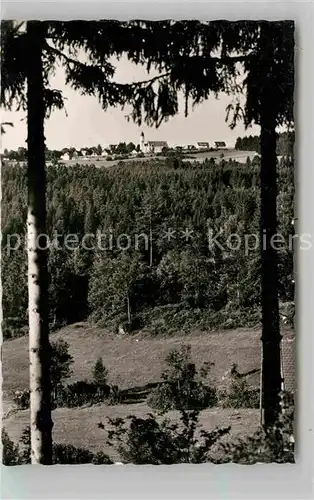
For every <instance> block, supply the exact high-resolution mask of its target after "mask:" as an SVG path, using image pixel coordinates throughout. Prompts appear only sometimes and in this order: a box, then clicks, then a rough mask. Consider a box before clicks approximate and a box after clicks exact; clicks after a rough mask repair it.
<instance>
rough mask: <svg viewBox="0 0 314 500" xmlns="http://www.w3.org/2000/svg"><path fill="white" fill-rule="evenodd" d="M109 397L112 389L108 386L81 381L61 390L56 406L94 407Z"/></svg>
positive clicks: (62, 387)
mask: <svg viewBox="0 0 314 500" xmlns="http://www.w3.org/2000/svg"><path fill="white" fill-rule="evenodd" d="M109 395H110V387H109V386H108V385H103V386H98V385H97V384H95V383H94V382H88V381H87V380H79V381H77V382H74V383H73V384H68V385H66V386H61V387H60V388H59V390H58V394H57V398H56V400H55V406H57V407H65V406H66V407H68V408H75V407H77V406H83V405H93V404H97V403H101V402H103V401H104V400H106V399H107V398H108V397H109Z"/></svg>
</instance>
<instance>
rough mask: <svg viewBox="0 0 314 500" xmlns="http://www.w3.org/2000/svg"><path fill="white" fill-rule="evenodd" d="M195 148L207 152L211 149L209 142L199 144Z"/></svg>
mask: <svg viewBox="0 0 314 500" xmlns="http://www.w3.org/2000/svg"><path fill="white" fill-rule="evenodd" d="M195 147H196V149H197V150H198V151H205V150H207V149H209V142H197V143H196V144H195Z"/></svg>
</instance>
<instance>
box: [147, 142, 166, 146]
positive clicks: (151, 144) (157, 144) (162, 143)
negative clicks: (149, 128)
mask: <svg viewBox="0 0 314 500" xmlns="http://www.w3.org/2000/svg"><path fill="white" fill-rule="evenodd" d="M147 144H148V145H150V146H166V145H167V144H168V143H167V141H147Z"/></svg>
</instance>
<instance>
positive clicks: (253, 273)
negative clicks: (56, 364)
mask: <svg viewBox="0 0 314 500" xmlns="http://www.w3.org/2000/svg"><path fill="white" fill-rule="evenodd" d="M47 175H48V188H47V200H48V216H47V224H48V233H49V235H51V240H53V236H54V232H55V231H58V233H59V234H61V235H62V236H60V237H59V247H60V248H59V249H56V250H54V248H53V247H52V248H51V249H50V256H49V261H50V262H49V266H50V273H51V280H50V310H51V325H54V324H55V326H58V325H60V324H63V323H64V322H65V323H66V322H71V321H76V320H79V319H83V318H86V317H87V314H88V313H90V314H91V317H92V319H94V320H95V321H101V322H102V323H104V324H105V325H108V324H110V321H112V322H113V323H112V325H113V326H114V325H119V324H124V327H125V329H126V331H129V330H130V331H132V330H134V329H137V328H139V327H140V328H143V327H145V328H147V329H148V330H150V331H151V332H153V333H158V332H163V333H166V332H168V331H170V330H179V329H182V330H188V329H189V328H190V327H191V326H192V325H193V326H194V327H196V326H197V325H198V326H199V327H200V328H207V329H208V328H219V327H220V328H221V327H222V328H228V327H229V328H233V327H237V326H251V325H252V324H254V323H258V322H259V315H260V309H259V307H260V306H259V302H260V299H259V297H260V269H259V255H258V254H259V249H258V244H257V245H255V247H254V238H253V237H252V239H251V240H250V242H249V244H250V245H251V249H250V250H249V252H248V255H244V235H245V234H253V235H254V234H255V235H258V225H259V201H258V189H259V172H258V166H253V165H252V166H251V167H248V166H245V165H239V164H237V163H236V162H226V164H225V166H222V165H215V164H214V163H213V162H211V161H210V160H209V161H207V160H206V161H205V162H203V163H201V164H194V163H192V164H189V163H188V162H187V163H184V164H183V165H182V167H180V168H179V169H177V170H176V169H174V168H173V167H172V166H168V167H167V166H166V165H165V163H164V160H151V162H149V164H141V163H139V164H133V165H132V168H130V166H127V165H125V166H123V167H113V168H111V169H110V170H100V169H96V168H93V167H89V168H86V167H82V166H81V167H79V166H77V167H75V168H74V167H66V168H65V167H62V166H59V167H49V169H48V171H47ZM293 195H294V191H293V167H292V164H291V162H289V161H287V160H285V159H283V160H281V162H280V170H279V194H278V211H279V228H278V229H279V231H280V233H282V234H283V236H284V237H285V239H286V241H288V240H289V237H291V236H292V235H293V227H292V225H291V221H292V219H293V211H294V208H293ZM25 203H26V179H25V169H24V168H23V167H20V166H15V167H14V166H10V167H9V166H6V165H4V167H3V171H2V234H3V238H2V248H3V252H2V269H3V273H2V280H3V286H2V289H3V312H4V322H3V330H4V337H5V338H12V337H14V336H15V335H18V334H21V333H23V328H24V327H25V326H26V324H27V303H26V298H27V293H26V289H27V281H26V264H27V259H26V252H25V251H24V247H23V246H21V247H20V248H19V250H11V251H9V249H8V247H6V245H7V244H8V242H9V241H10V239H9V238H10V236H9V235H10V234H13V233H17V234H19V235H20V238H21V241H24V238H25V223H26V212H25ZM208 225H209V226H210V227H211V228H212V230H213V236H215V235H216V234H218V233H219V230H220V229H222V231H223V233H222V235H221V236H220V237H219V238H218V241H220V243H221V244H222V245H223V247H224V248H225V246H226V241H227V240H228V238H229V237H230V235H231V234H232V233H233V232H237V233H238V234H239V235H240V237H241V236H242V244H241V247H240V249H239V250H237V249H234V250H229V251H225V252H222V251H221V250H220V249H219V248H218V247H215V248H214V252H213V251H210V250H209V248H208V235H207V228H208ZM168 228H173V229H174V230H176V233H175V238H172V239H171V240H170V241H169V242H168V241H167V239H166V238H165V231H167V229H168ZM186 228H188V229H193V233H192V234H193V238H191V239H188V241H186V239H185V237H184V235H183V233H181V231H184V230H185V229H186ZM150 229H151V230H152V237H153V254H152V263H150V249H149V244H148V246H147V244H146V243H145V237H144V236H142V237H138V239H137V240H136V235H141V234H142V235H146V237H147V239H148V242H149V234H150ZM97 231H99V232H101V234H102V235H103V239H102V242H101V245H102V246H101V248H104V250H90V251H87V250H84V248H82V245H81V244H80V243H81V241H82V238H83V236H84V234H86V233H93V234H95V235H97V234H98V233H97ZM72 233H73V234H77V235H78V238H79V243H78V244H77V248H76V249H75V250H74V249H71V248H72V247H71V246H70V248H68V249H65V248H64V238H65V236H66V235H67V234H72ZM120 234H127V235H129V236H130V238H131V248H132V250H133V251H132V252H131V251H129V252H126V251H124V252H121V251H119V249H118V248H117V238H118V236H119V235H120ZM111 235H112V236H111ZM110 238H112V240H111V239H110ZM97 241H98V240H97V236H95V238H94V240H93V242H94V243H95V245H96V246H97V245H98V243H97ZM110 241H112V248H111V247H110ZM136 241H137V243H138V246H137V250H136V251H134V249H135V244H136ZM15 244H16V241H15V240H14V241H13V239H12V240H11V246H12V247H14V245H15ZM227 250H228V249H227ZM150 264H152V265H150ZM122 271H123V272H122ZM292 276H293V253H292V249H289V248H288V247H287V246H285V247H284V248H283V249H282V251H280V252H279V293H280V300H281V301H282V302H283V303H284V302H288V301H290V302H291V301H292V300H293V284H292ZM17 281H18V282H19V286H18V287H17V286H16V282H17ZM87 283H88V297H87ZM87 299H88V301H89V305H87ZM127 300H129V305H130V319H131V321H129V318H128V315H127V313H128V308H127Z"/></svg>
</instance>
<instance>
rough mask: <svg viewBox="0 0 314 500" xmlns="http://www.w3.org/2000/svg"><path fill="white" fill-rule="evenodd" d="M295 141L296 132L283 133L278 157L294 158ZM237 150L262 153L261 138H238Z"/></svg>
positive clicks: (278, 147) (279, 141)
mask: <svg viewBox="0 0 314 500" xmlns="http://www.w3.org/2000/svg"><path fill="white" fill-rule="evenodd" d="M294 140H295V133H294V132H283V133H281V134H278V138H277V155H279V156H293V147H294ZM235 149H238V150H240V151H256V152H257V153H260V149H261V148H260V136H259V135H249V136H245V137H238V138H237V140H236V143H235Z"/></svg>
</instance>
